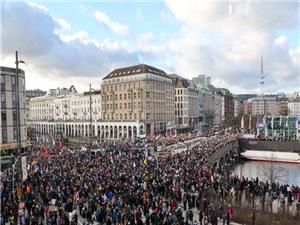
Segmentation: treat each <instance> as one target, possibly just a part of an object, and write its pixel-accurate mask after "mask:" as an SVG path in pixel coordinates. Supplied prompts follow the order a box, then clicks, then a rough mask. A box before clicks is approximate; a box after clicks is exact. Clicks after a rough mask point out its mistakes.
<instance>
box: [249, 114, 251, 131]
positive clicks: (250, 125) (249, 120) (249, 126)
mask: <svg viewBox="0 0 300 225" xmlns="http://www.w3.org/2000/svg"><path fill="white" fill-rule="evenodd" d="M251 118H252V116H251V115H250V117H249V129H250V130H251Z"/></svg>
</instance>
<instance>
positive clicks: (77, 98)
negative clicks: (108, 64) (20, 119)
mask: <svg viewBox="0 0 300 225" xmlns="http://www.w3.org/2000/svg"><path fill="white" fill-rule="evenodd" d="M73 88H74V87H73ZM53 90H55V89H52V90H51V91H50V92H49V93H48V95H46V96H42V97H36V98H32V99H30V102H29V107H30V115H29V120H28V125H29V126H30V127H31V128H34V129H35V131H36V132H38V133H42V134H62V135H64V136H82V137H85V136H88V135H89V134H90V122H91V121H90V118H91V117H90V115H91V116H92V126H93V127H92V135H93V136H94V135H97V134H98V133H97V132H98V131H97V127H99V123H100V119H101V95H100V91H95V92H92V93H91V95H90V93H89V92H85V93H81V94H77V93H76V91H74V90H72V87H71V88H70V89H69V91H66V90H65V89H61V90H63V92H60V91H53ZM60 93H62V94H63V95H59V94H60ZM90 97H91V99H92V103H91V105H90ZM90 107H91V109H92V111H91V113H90ZM98 130H99V131H100V129H98Z"/></svg>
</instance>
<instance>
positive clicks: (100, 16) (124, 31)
mask: <svg viewBox="0 0 300 225" xmlns="http://www.w3.org/2000/svg"><path fill="white" fill-rule="evenodd" d="M94 17H95V18H96V20H97V21H98V22H99V23H100V24H102V25H104V26H105V27H106V28H108V29H110V30H111V31H113V32H114V33H116V34H118V35H121V36H127V35H129V33H130V31H129V28H128V26H126V25H124V24H120V23H118V22H114V21H112V20H111V19H110V18H109V17H108V16H107V15H106V14H105V13H104V12H101V11H96V12H95V13H94Z"/></svg>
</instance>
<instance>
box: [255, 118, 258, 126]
mask: <svg viewBox="0 0 300 225" xmlns="http://www.w3.org/2000/svg"><path fill="white" fill-rule="evenodd" d="M255 120H256V122H255V127H256V129H258V117H257V114H256V118H255Z"/></svg>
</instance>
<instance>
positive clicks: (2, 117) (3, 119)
mask: <svg viewBox="0 0 300 225" xmlns="http://www.w3.org/2000/svg"><path fill="white" fill-rule="evenodd" d="M1 123H2V127H6V111H5V110H2V111H1Z"/></svg>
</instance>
